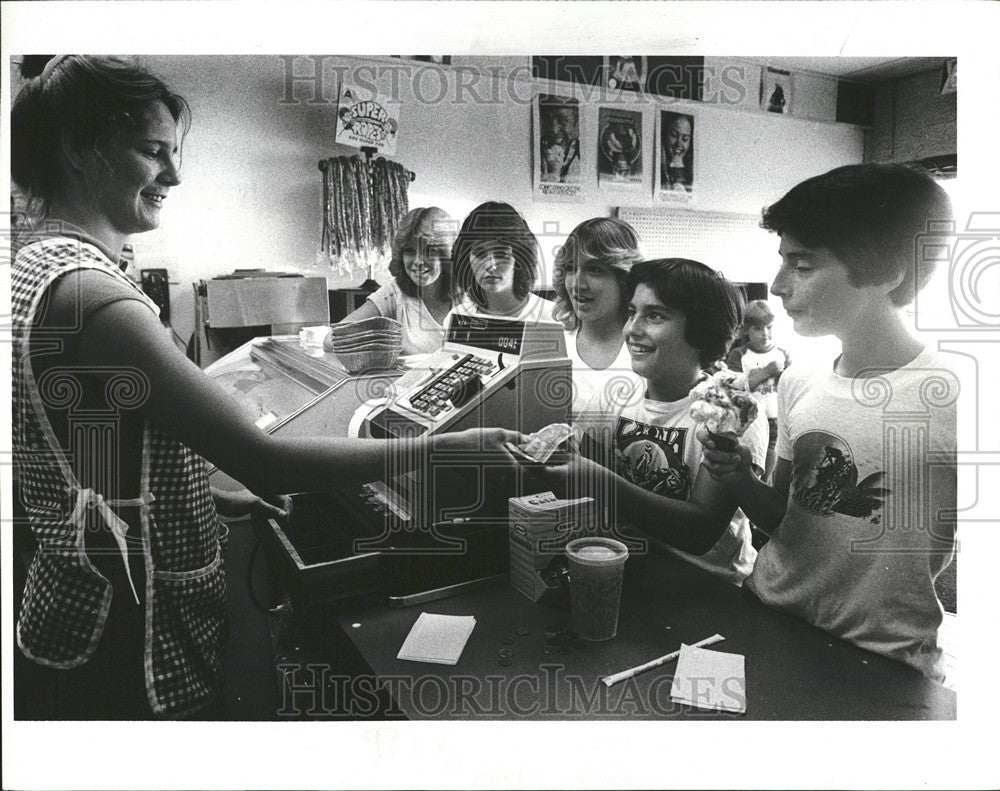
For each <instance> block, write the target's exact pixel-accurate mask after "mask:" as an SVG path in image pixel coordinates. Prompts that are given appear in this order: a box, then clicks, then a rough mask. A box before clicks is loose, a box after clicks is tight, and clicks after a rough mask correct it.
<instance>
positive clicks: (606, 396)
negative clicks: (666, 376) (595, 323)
mask: <svg viewBox="0 0 1000 791" xmlns="http://www.w3.org/2000/svg"><path fill="white" fill-rule="evenodd" d="M577 334H578V332H577V330H573V331H572V332H567V333H566V356H567V357H569V360H570V363H572V365H573V420H574V421H577V420H580V421H583V422H586V417H585V416H586V415H587V414H588V413H591V412H598V413H599V412H600V411H601V410H602V409H603V408H605V406H606V405H607V403H608V402H609V401H611V400H615V396H614V393H615V392H620V393H631V392H633V391H635V390H636V389H637V388H641V387H642V386H643V382H642V377H641V376H639V374H637V373H636V372H635V371H633V370H632V356H631V355H630V354H629V353H628V346H626V345H625V343H624V342H623V343H622V347H621V349H620V350H619V352H618V356H617V357H616V358H615V360H614V362H613V363H611V365H609V366H608V367H607V368H591V367H590V366H589V365H587V363H585V362H584V361H583V359H582V358H581V357H580V353H579V352H578V351H577V348H576V340H577ZM609 390H610V391H612V392H610V393H609V392H607V391H609Z"/></svg>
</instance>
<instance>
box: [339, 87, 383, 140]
mask: <svg viewBox="0 0 1000 791" xmlns="http://www.w3.org/2000/svg"><path fill="white" fill-rule="evenodd" d="M363 95H364V96H365V97H366V98H362V97H361V96H359V92H358V89H357V88H355V87H353V86H349V85H344V86H342V87H341V91H340V102H339V106H338V109H337V133H336V136H335V137H334V139H335V140H336V141H337V142H338V143H343V144H344V145H348V146H355V147H357V148H361V147H362V146H371V147H372V148H377V149H378V150H379V151H380V152H381V153H384V154H393V153H395V151H396V132H397V130H398V129H399V105H398V104H391V103H389V102H388V101H386V100H385V99H383V98H382V97H379V96H377V95H376V96H371V98H367V97H368V96H370V92H367V91H366V92H364V93H363Z"/></svg>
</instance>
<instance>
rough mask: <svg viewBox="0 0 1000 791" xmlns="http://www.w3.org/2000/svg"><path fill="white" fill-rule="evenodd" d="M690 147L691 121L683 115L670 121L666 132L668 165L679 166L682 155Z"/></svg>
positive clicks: (681, 164)
mask: <svg viewBox="0 0 1000 791" xmlns="http://www.w3.org/2000/svg"><path fill="white" fill-rule="evenodd" d="M690 147H691V122H690V121H689V120H688V119H687V118H685V117H684V116H680V117H679V118H675V119H674V120H673V121H671V122H670V129H669V130H668V132H667V151H669V152H670V166H671V167H680V166H683V164H684V155H685V154H687V152H688V149H689V148H690Z"/></svg>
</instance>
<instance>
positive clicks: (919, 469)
mask: <svg viewBox="0 0 1000 791" xmlns="http://www.w3.org/2000/svg"><path fill="white" fill-rule="evenodd" d="M951 216H952V214H951V204H950V201H949V200H948V196H947V194H946V193H945V192H944V190H943V189H942V188H941V187H940V186H939V185H938V184H936V183H935V182H934V181H933V180H932V179H931V178H930V177H929V176H927V175H926V174H924V173H922V172H917V171H915V170H911V169H908V168H906V167H903V166H899V165H850V166H846V167H842V168H837V169H836V170H832V171H830V172H829V173H826V174H824V175H821V176H816V177H814V178H811V179H809V180H807V181H804V182H802V183H801V184H799V185H798V186H796V187H794V188H793V189H792V190H791V191H790V192H788V194H787V195H785V196H784V197H783V198H782V199H781V200H779V201H778V202H777V203H775V204H773V205H772V206H769V207H768V208H766V209H765V210H764V216H763V221H762V223H761V225H762V227H764V228H767V229H769V230H771V231H774V232H775V233H777V234H779V236H780V238H781V243H780V245H779V248H778V252H779V253H780V255H781V267H780V269H779V270H778V274H777V276H776V277H775V280H774V283H773V285H772V286H771V293H772V294H774V295H775V296H777V297H780V298H781V301H782V303H783V305H784V307H785V310H786V311H787V312H788V314H789V315H790V316H791V318H792V320H793V321H794V323H795V331H796V332H797V333H798V334H800V335H806V336H821V335H834V336H836V337H837V338H839V339H840V341H841V343H842V352H841V354H840V356H839V357H838V358H837V359H836V360H835V361H833V363H832V365H826V366H823V367H820V368H815V369H814V368H812V367H810V366H805V365H803V364H802V363H799V364H797V365H795V366H794V367H793V368H791V369H789V370H788V371H786V372H785V374H784V375H783V376H782V378H781V382H780V383H779V385H778V447H777V455H778V460H777V463H776V464H775V469H774V484H773V486H768V485H767V484H765V483H764V482H763V481H761V480H759V479H758V478H757V476H755V475H754V474H753V473H752V472H751V469H750V464H749V461H750V459H751V458H752V456H751V453H752V452H751V450H750V449H749V448H745V447H738V448H737V452H736V453H728V452H724V451H721V450H718V449H715V448H714V445H713V443H712V442H711V440H709V439H708V437H707V435H705V434H704V433H699V439H700V440H702V441H703V442H705V444H706V446H707V447H709V448H710V450H707V451H706V453H705V459H706V461H705V465H704V468H705V469H706V470H707V471H708V472H709V473H710V474H711V476H712V477H713V478H714V479H715V480H716V481H717V482H720V483H726V484H728V485H729V487H730V492H731V493H732V494H733V495H735V496H736V497H737V498H738V502H739V504H740V506H741V507H742V508H743V510H744V511H746V513H747V515H748V516H749V517H750V519H752V520H753V522H754V524H755V525H756V526H757V527H758V528H761V529H763V530H764V531H765V532H767V533H768V534H770V540H769V541H768V542H767V544H765V545H764V547H763V548H762V549H761V550H760V553H759V555H758V557H757V561H756V564H755V566H754V571H753V573H752V574H751V575H750V577H749V578H748V579H747V581H746V587H747V588H748V589H749V590H751V591H752V592H753V593H754V594H756V595H757V596H758V597H759V598H760V599H761V600H762V601H763V602H764V603H765V604H769V605H771V606H773V607H776V608H778V609H781V610H784V611H785V612H789V613H792V614H794V615H797V616H799V617H801V618H804V619H805V620H807V621H809V622H810V623H812V624H813V625H815V626H818V627H820V628H822V629H825V630H826V631H828V632H830V633H832V634H835V635H837V636H839V637H841V638H843V639H845V640H849V641H850V642H852V643H855V644H856V645H859V646H862V647H863V648H867V649H869V650H871V651H875V652H878V653H881V654H884V655H886V656H889V657H892V658H894V659H897V660H899V661H901V662H905V663H906V664H909V665H911V666H913V667H915V668H916V669H917V670H919V671H920V672H921V673H923V674H924V675H925V676H928V677H930V678H934V679H937V680H942V679H943V677H944V672H943V667H944V661H943V656H942V651H941V648H940V645H939V643H938V628H939V626H940V624H941V621H942V617H943V616H942V613H943V610H942V607H941V603H940V601H939V600H938V598H937V593H936V591H935V588H934V582H935V580H936V579H937V577H938V575H939V574H940V573H941V571H942V570H943V569H944V568H945V567H946V566H947V565H948V563H949V562H951V560H952V558H953V557H954V552H955V517H954V513H955V505H956V504H955V477H956V473H955V448H956V446H955V401H956V399H957V395H958V380H957V378H956V377H955V375H954V374H953V373H952V372H951V371H950V369H949V366H948V364H947V362H946V360H945V359H944V358H943V356H941V355H938V354H937V353H936V352H934V351H933V350H931V349H929V348H926V347H924V344H923V343H922V342H921V341H919V340H917V339H916V338H914V337H913V336H912V335H911V334H910V333H909V331H908V330H907V327H906V324H905V322H904V319H903V317H902V315H901V313H900V309H901V308H902V307H903V306H905V305H908V304H909V303H911V302H912V301H913V299H914V297H915V295H916V292H917V290H918V289H920V288H922V287H923V286H924V285H926V283H927V281H928V280H929V279H930V276H931V274H932V271H933V265H932V264H931V263H929V262H921V266H919V267H917V266H915V262H916V261H917V260H918V259H917V257H916V256H915V251H916V249H917V247H916V245H917V244H918V243H919V242H920V241H921V237H924V239H926V238H927V237H941V236H942V231H941V230H939V229H941V228H948V227H949V224H950V223H951ZM935 241H940V242H942V243H944V242H946V241H947V240H946V239H944V238H940V239H935Z"/></svg>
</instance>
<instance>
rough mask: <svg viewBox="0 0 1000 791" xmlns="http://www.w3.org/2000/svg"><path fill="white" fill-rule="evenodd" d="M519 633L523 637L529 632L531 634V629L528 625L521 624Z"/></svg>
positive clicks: (518, 629)
mask: <svg viewBox="0 0 1000 791" xmlns="http://www.w3.org/2000/svg"><path fill="white" fill-rule="evenodd" d="M517 633H518V635H520V636H521V637H527V636H528V635H529V634H531V630H530V629H529V628H528V627H527V626H519V627H518V628H517Z"/></svg>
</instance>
